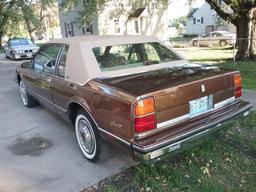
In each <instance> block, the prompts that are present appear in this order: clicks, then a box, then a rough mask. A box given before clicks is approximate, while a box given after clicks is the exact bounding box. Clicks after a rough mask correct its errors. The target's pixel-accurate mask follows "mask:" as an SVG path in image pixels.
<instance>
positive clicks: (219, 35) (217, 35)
mask: <svg viewBox="0 0 256 192" xmlns="http://www.w3.org/2000/svg"><path fill="white" fill-rule="evenodd" d="M212 36H213V37H221V36H222V35H221V34H220V33H212Z"/></svg>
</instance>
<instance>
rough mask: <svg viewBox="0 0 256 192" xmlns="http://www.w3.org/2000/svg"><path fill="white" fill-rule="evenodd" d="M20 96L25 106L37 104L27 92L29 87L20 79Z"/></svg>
mask: <svg viewBox="0 0 256 192" xmlns="http://www.w3.org/2000/svg"><path fill="white" fill-rule="evenodd" d="M20 96H21V99H22V103H23V105H24V106H25V107H28V108H29V107H33V106H35V105H36V102H35V101H34V100H33V98H32V97H31V96H30V95H29V94H28V93H27V88H26V86H25V83H24V82H23V81H22V80H20Z"/></svg>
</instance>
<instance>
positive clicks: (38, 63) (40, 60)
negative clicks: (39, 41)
mask: <svg viewBox="0 0 256 192" xmlns="http://www.w3.org/2000/svg"><path fill="white" fill-rule="evenodd" d="M60 48H61V45H59V44H52V45H46V46H45V47H43V48H42V49H41V50H40V51H39V52H38V53H37V54H36V56H35V58H34V60H33V63H34V65H33V66H34V69H36V70H39V71H44V72H46V73H48V74H54V70H55V64H56V59H57V56H58V53H59V51H60Z"/></svg>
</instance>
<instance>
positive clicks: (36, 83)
mask: <svg viewBox="0 0 256 192" xmlns="http://www.w3.org/2000/svg"><path fill="white" fill-rule="evenodd" d="M61 48H62V45H61V44H46V45H44V46H43V47H42V48H41V49H40V50H39V51H38V53H37V54H36V55H35V57H34V59H33V61H32V66H33V70H32V72H31V75H30V77H29V78H30V79H28V80H27V81H29V82H30V83H29V84H31V85H30V87H31V92H32V95H33V96H34V97H35V98H36V99H38V100H39V101H40V103H41V104H42V105H45V106H46V107H48V108H49V109H51V110H53V111H55V107H54V106H53V102H52V96H51V84H52V82H51V81H52V77H54V74H55V65H56V63H57V62H56V61H57V59H58V56H59V53H60V50H61Z"/></svg>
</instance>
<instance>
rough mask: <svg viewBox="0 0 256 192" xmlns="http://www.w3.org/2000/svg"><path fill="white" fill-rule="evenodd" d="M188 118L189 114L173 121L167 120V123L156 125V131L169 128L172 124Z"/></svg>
mask: <svg viewBox="0 0 256 192" xmlns="http://www.w3.org/2000/svg"><path fill="white" fill-rule="evenodd" d="M188 118H189V114H186V115H182V116H179V117H177V118H174V119H171V120H168V121H164V122H162V123H158V124H157V129H160V128H164V127H167V126H170V125H173V124H177V123H178V122H180V121H183V120H185V119H188Z"/></svg>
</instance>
